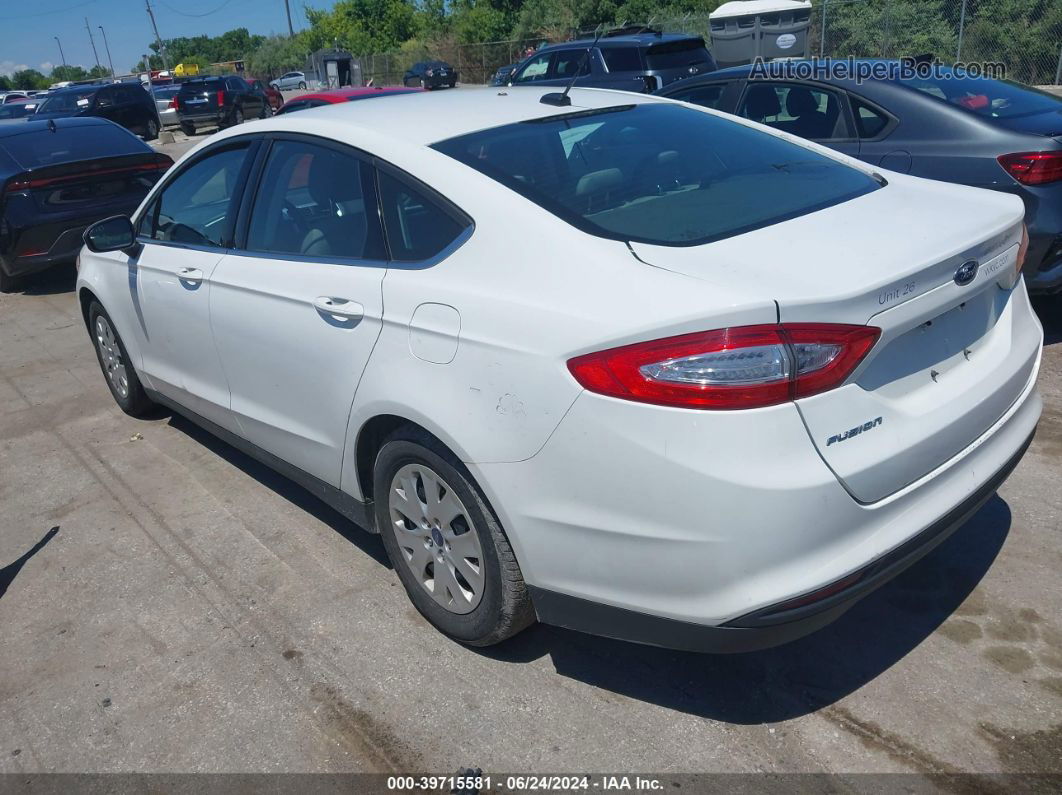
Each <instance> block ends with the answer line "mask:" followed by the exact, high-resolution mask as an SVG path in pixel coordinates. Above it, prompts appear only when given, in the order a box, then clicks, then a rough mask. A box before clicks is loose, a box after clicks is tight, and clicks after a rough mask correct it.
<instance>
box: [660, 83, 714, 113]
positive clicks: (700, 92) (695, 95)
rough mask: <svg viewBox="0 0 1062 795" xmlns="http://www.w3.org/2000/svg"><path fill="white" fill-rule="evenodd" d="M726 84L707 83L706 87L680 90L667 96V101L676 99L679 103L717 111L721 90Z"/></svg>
mask: <svg viewBox="0 0 1062 795" xmlns="http://www.w3.org/2000/svg"><path fill="white" fill-rule="evenodd" d="M725 88H726V83H709V84H708V85H700V86H692V87H690V88H682V89H679V90H677V91H675V92H673V93H670V94H668V95H667V97H668V99H677V100H679V101H681V102H689V103H690V104H691V105H700V106H701V107H702V108H712V109H713V110H717V109H718V108H719V103H720V102H721V101H722V99H723V89H725Z"/></svg>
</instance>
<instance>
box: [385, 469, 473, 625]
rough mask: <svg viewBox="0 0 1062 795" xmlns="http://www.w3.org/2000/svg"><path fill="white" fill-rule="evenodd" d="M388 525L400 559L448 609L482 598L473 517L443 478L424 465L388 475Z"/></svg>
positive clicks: (465, 609)
mask: <svg viewBox="0 0 1062 795" xmlns="http://www.w3.org/2000/svg"><path fill="white" fill-rule="evenodd" d="M388 508H389V515H390V517H391V529H392V531H393V532H394V534H395V539H396V540H397V541H398V548H399V550H400V551H401V553H402V554H401V557H402V561H403V562H404V563H405V565H406V567H407V568H408V570H409V571H410V572H412V574H413V577H414V578H415V579H416V581H417V582H418V583H419V584H420V587H421V588H423V589H424V590H425V591H426V592H427V593H428V595H429V596H431V598H432V599H433V600H434V601H435V602H436V603H437V604H439V605H441V606H442V607H443V608H445V609H446V610H448V611H449V612H451V613H457V614H464V613H471V612H472V611H473V610H475V609H476V606H477V605H478V604H479V602H480V600H481V599H482V598H483V588H484V585H485V583H486V580H485V578H484V575H483V548H482V547H481V546H480V543H479V535H478V534H477V533H476V528H475V527H474V526H473V524H472V518H471V516H470V515H469V513H468V510H467V509H466V508H465V506H464V504H463V503H462V502H461V499H460V498H459V497H458V496H457V493H456V492H455V491H454V490H453V489H452V488H450V484H448V483H447V482H446V481H445V480H443V479H442V478H441V477H439V475H438V473H436V472H434V471H433V470H432V469H430V468H429V467H426V466H424V465H422V464H406V465H405V466H403V467H402V468H401V469H399V470H398V471H397V472H396V473H395V475H394V477H393V478H392V479H391V489H390V494H389V496H388Z"/></svg>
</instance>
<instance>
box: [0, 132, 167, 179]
mask: <svg viewBox="0 0 1062 795" xmlns="http://www.w3.org/2000/svg"><path fill="white" fill-rule="evenodd" d="M31 126H34V125H31ZM0 146H2V147H3V148H4V149H6V150H7V153H8V154H9V155H11V157H12V158H14V159H15V161H16V162H18V164H19V165H20V166H21V167H22V168H24V169H31V168H39V167H41V166H51V165H55V164H57V163H71V162H75V161H77V160H91V159H94V158H97V157H113V156H116V155H128V154H140V153H143V152H146V151H150V150H149V149H148V147H147V145H146V144H143V143H141V142H140V140H139V139H137V137H136V136H135V135H132V134H131V133H129V132H127V131H126V130H124V129H122V128H121V127H119V126H118V125H116V124H109V123H107V124H93V125H77V126H75V127H65V126H64V127H58V126H57V127H56V130H55V132H52V131H51V130H49V129H48V128H47V127H45V128H42V129H37V130H29V131H27V132H25V133H21V134H19V135H10V136H6V137H4V138H0Z"/></svg>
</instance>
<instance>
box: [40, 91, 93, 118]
mask: <svg viewBox="0 0 1062 795" xmlns="http://www.w3.org/2000/svg"><path fill="white" fill-rule="evenodd" d="M95 94H96V89H95V88H91V89H89V90H87V91H63V92H61V93H59V94H52V95H51V96H50V97H48V98H47V99H45V100H44V102H42V103H41V104H40V106H39V107H38V108H37V112H38V113H77V112H78V111H82V110H84V109H85V108H87V107H88V106H89V105H91V104H92V97H93V96H94V95H95Z"/></svg>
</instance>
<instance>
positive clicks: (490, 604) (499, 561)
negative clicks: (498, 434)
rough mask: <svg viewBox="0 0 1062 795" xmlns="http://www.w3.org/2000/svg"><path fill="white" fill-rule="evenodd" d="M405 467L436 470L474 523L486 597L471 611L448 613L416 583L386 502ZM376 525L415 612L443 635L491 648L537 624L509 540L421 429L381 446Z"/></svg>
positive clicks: (459, 468)
mask: <svg viewBox="0 0 1062 795" xmlns="http://www.w3.org/2000/svg"><path fill="white" fill-rule="evenodd" d="M407 464H417V465H420V466H425V467H427V468H429V469H431V470H434V472H436V473H437V474H438V475H439V476H441V477H442V479H443V480H445V481H446V483H447V484H449V485H450V486H451V487H452V488H453V491H454V492H455V494H456V496H457V497H458V498H459V499H460V501H461V503H463V505H464V506H465V508H466V510H467V512H468V514H469V518H470V519H471V520H472V530H471V532H475V533H476V534H477V536H478V538H479V543H480V546H481V548H482V552H483V559H482V561H480V564H481V565H480V568H481V570H482V572H483V575H484V587H483V594H482V596H481V598H480V601H479V603H478V605H477V606H476V607H475V608H474V609H472V610H471V612H468V613H464V614H458V613H454V612H450V611H449V610H447V609H446V608H445V607H443V606H442V605H440V604H439V603H438V602H436V601H435V600H434V599H433V598H432V597H431V595H430V594H429V593H428V592H427V591H426V590H425V588H424V587H423V586H421V584H420V583H419V582H417V580H416V579H415V577H414V575H413V573H412V569H411V568H410V567H409V565H408V564H407V563H406V561H405V558H404V556H403V555H404V553H403V552H402V550H401V549H400V547H399V543H398V539H397V537H396V535H395V533H396V530H395V529H394V526H393V523H392V520H391V517H390V507H389V502H388V497H389V494H390V490H391V484H392V479H393V478H394V476H395V474H396V473H397V472H398V470H399V469H401V468H402V467H404V466H406V465H407ZM373 494H374V495H375V498H376V499H375V511H376V523H377V527H379V529H380V535H381V537H382V539H383V543H384V547H385V548H386V549H387V554H388V557H390V559H391V564H392V565H393V566H394V569H395V571H396V572H397V573H398V577H399V579H400V580H401V581H402V585H403V586H404V587H405V589H406V593H407V594H408V596H409V599H410V601H412V602H413V605H414V607H416V608H417V610H418V611H419V612H420V614H421V615H422V616H424V617H425V618H426V619H427V620H428V621H429V622H431V623H432V624H433V625H434V626H435V627H436V628H437V629H438V630H439V631H440V632H443V633H444V634H446V635H449V636H450V637H451V638H453V639H455V640H457V641H460V642H462V643H466V644H468V645H470V646H491V645H493V644H495V643H500V642H501V641H503V640H505V639H506V638H509V637H511V636H513V635H515V634H516V633H518V632H520V631H521V630H523V629H525V628H526V627H528V626H530V625H531V624H533V623H534V622H535V612H534V608H533V607H532V606H531V597H530V595H529V594H528V591H527V586H526V585H525V584H524V578H523V575H522V574H521V573H520V565H519V564H518V563H517V561H516V556H515V555H514V554H513V550H512V547H511V546H510V544H509V539H508V538H507V537H506V535H505V531H504V530H503V529H502V526H501V523H500V522H499V521H498V517H497V516H496V515H495V514H494V511H493V510H492V509H491V507H490V505H489V504H488V503H487V500H486V498H485V497H484V495H483V492H482V491H481V490H480V488H479V486H477V485H476V483H475V481H474V480H473V479H472V476H471V475H470V474H469V472H468V470H467V469H465V467H464V465H463V464H462V463H461V462H460V461H459V460H458V459H457V457H456V456H454V455H453V453H451V452H450V451H449V450H448V449H447V448H446V446H445V445H443V444H442V443H441V442H439V440H438V439H436V438H435V437H434V436H431V435H430V434H428V433H427V432H425V431H423V430H420V429H419V428H413V427H409V428H403V429H399V430H397V431H395V432H394V433H393V434H391V436H389V437H388V438H387V439H386V440H385V441H384V443H383V445H382V446H381V447H380V451H379V452H378V453H377V455H376V463H375V465H374V469H373Z"/></svg>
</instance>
